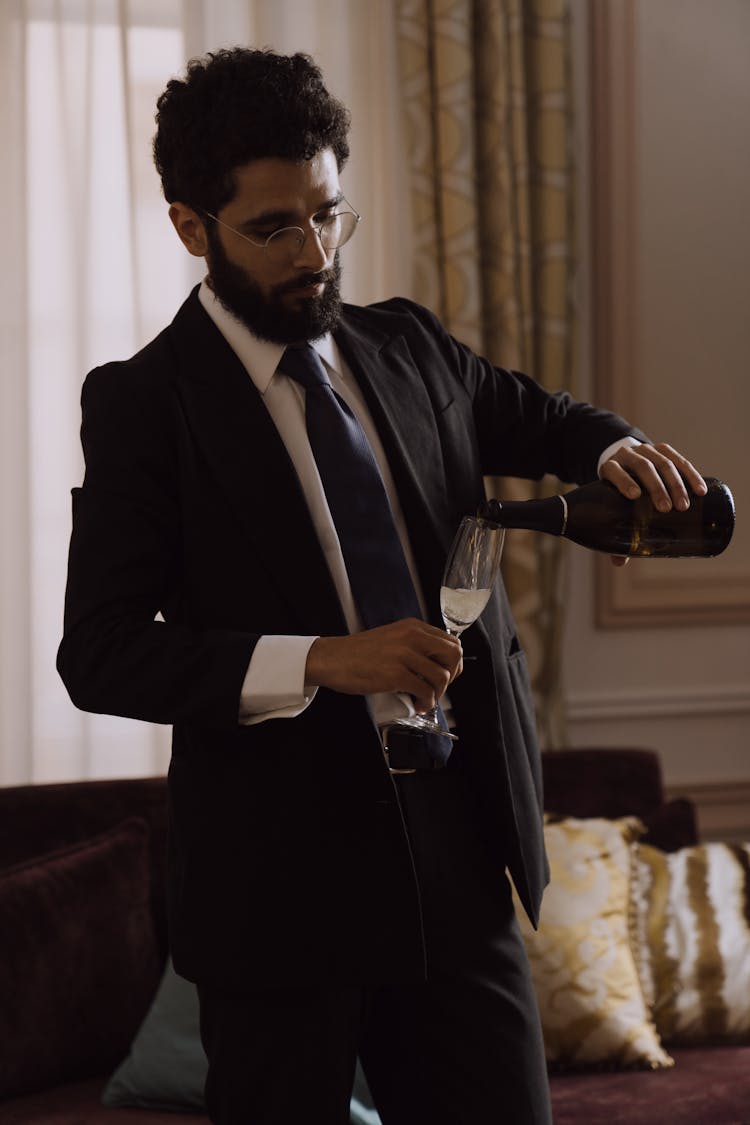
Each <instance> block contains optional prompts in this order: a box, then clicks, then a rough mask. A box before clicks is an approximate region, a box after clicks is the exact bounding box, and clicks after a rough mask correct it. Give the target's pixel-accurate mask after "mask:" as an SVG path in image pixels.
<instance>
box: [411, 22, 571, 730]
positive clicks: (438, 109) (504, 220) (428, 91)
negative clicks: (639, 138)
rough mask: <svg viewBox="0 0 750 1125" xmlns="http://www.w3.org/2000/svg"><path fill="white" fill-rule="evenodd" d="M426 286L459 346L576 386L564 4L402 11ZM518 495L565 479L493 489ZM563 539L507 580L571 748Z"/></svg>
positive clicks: (513, 545)
mask: <svg viewBox="0 0 750 1125" xmlns="http://www.w3.org/2000/svg"><path fill="white" fill-rule="evenodd" d="M397 12H398V35H399V55H400V67H401V73H402V81H403V85H404V106H405V113H406V115H407V128H408V135H407V142H408V147H409V159H410V176H411V191H412V206H413V214H414V225H415V236H414V237H415V261H414V286H415V296H416V298H417V299H418V300H420V301H422V302H423V303H424V304H426V305H428V306H429V307H430V308H432V309H433V310H434V311H435V312H436V313H437V314H438V315H439V316H440V317H441V319H442V320H443V321H444V323H445V324H446V325H447V326H448V327H449V328H450V330H451V331H452V332H453V334H454V335H456V336H457V337H459V339H462V340H464V341H465V342H466V343H467V344H469V345H470V346H472V347H473V348H475V349H476V350H477V351H480V352H481V353H482V354H484V355H486V356H487V357H488V358H489V359H491V360H492V361H493V362H495V363H497V364H500V365H503V366H505V367H515V368H519V369H521V370H523V371H527V372H529V374H532V375H533V376H534V377H535V378H536V379H538V380H539V381H540V382H541V383H542V384H543V385H544V386H546V387H548V388H550V389H552V390H560V389H566V388H569V387H570V386H571V381H572V352H573V311H572V306H571V288H572V272H573V253H572V250H573V241H574V231H573V207H572V203H573V187H572V169H571V149H572V145H571V132H572V121H571V102H572V92H571V82H570V75H569V56H570V44H569V13H568V4H567V0H397ZM488 488H489V490H490V491H491V492H492V493H493V494H495V495H498V496H504V497H505V498H506V499H510V498H513V499H524V498H528V497H531V496H537V495H545V494H547V493H548V492H550V491H555V490H556V488H557V485H556V482H553V481H543V482H541V483H540V484H535V483H533V482H528V481H515V480H513V481H511V480H507V479H504V480H502V481H498V480H493V481H489V482H488ZM562 557H563V556H562V551H561V545H560V543H559V541H557V540H555V539H552V538H551V537H549V536H543V535H533V534H532V533H526V532H519V531H514V532H512V533H510V534H509V535H508V536H507V539H506V553H505V560H504V577H505V582H506V585H507V587H508V592H509V595H510V598H511V602H512V604H513V609H514V613H515V615H516V619H517V621H518V625H519V631H520V633H521V636H522V641H523V644H524V647H525V648H526V651H527V654H528V657H529V663H530V668H531V675H532V682H533V684H534V690H535V694H536V702H537V714H538V720H539V727H540V736H541V739H542V742H543V744H545V745H547V746H561V745H564V743H565V729H564V709H563V705H562V683H561V671H560V650H561V642H562V622H563V615H562V601H561V594H560V588H561V578H562V574H561V563H562Z"/></svg>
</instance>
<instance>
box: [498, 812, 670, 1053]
mask: <svg viewBox="0 0 750 1125" xmlns="http://www.w3.org/2000/svg"><path fill="white" fill-rule="evenodd" d="M544 833H545V842H546V845H547V853H548V855H549V861H550V868H551V873H552V879H551V883H550V886H549V887H548V888H547V890H546V892H545V895H544V901H543V903H542V914H541V921H540V925H539V929H538V930H537V931H536V932H535V931H534V930H533V929H532V928H531V926H530V925H529V923H528V921H527V920H526V919H525V917H524V915H523V911H522V910H520V909H518V910H517V916H518V919H519V924H520V926H521V932H522V934H523V938H524V943H525V945H526V951H527V953H528V956H529V961H530V964H531V973H532V977H533V979H534V986H535V990H536V996H537V1002H538V1004H539V1014H540V1016H541V1021H542V1030H543V1032H544V1042H545V1048H546V1053H547V1059H548V1061H549V1062H550V1063H551V1064H556V1065H557V1066H559V1067H561V1068H578V1067H586V1066H591V1065H597V1066H601V1065H609V1066H618V1067H643V1068H649V1069H657V1068H660V1067H667V1066H671V1065H672V1059H671V1058H670V1057H669V1055H668V1054H667V1053H666V1051H665V1050H664V1049H663V1047H662V1046H661V1044H660V1042H659V1038H658V1035H657V1033H656V1030H655V1028H654V1026H653V1024H652V1023H651V1020H650V1017H649V1012H648V1009H647V1007H646V1004H645V1001H644V999H643V994H642V992H641V987H640V982H639V979H638V972H637V969H636V964H635V960H634V957H633V952H632V949H631V943H630V930H629V921H630V919H629V904H630V879H631V862H632V855H631V853H632V848H633V842H634V841H635V840H636V839H638V837H639V836H640V835H641V834H642V833H643V825H642V824H641V822H640V821H639V820H637V819H636V818H635V817H623V818H622V819H620V820H604V819H598V818H591V819H586V820H579V819H576V818H573V817H566V818H564V819H559V820H557V821H555V820H554V819H553V818H552V817H548V818H547V821H546V824H545V830H544Z"/></svg>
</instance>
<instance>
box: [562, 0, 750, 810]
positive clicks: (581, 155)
mask: <svg viewBox="0 0 750 1125" xmlns="http://www.w3.org/2000/svg"><path fill="white" fill-rule="evenodd" d="M593 3H595V4H607V5H608V9H609V12H608V14H609V15H611V16H613V17H616V19H620V18H621V17H623V18H624V19H625V22H626V23H627V21H628V20H629V21H630V23H629V26H630V28H631V29H632V32H633V35H632V48H633V51H634V58H633V61H634V68H633V71H632V74H633V80H634V89H633V92H632V105H630V106H626V107H619V108H618V112H619V111H621V110H623V109H624V119H625V120H627V119H629V120H630V121H631V123H632V140H633V144H634V149H633V153H632V156H633V157H634V159H633V161H632V167H631V168H630V170H629V171H628V173H627V174H629V175H631V177H632V178H631V180H630V181H629V182H628V183H627V184H626V190H627V191H628V192H629V193H630V198H629V202H630V203H631V204H632V207H630V208H629V220H628V221H632V223H633V226H634V228H635V229H634V230H632V231H631V232H630V236H629V237H630V250H629V252H630V253H631V255H632V257H631V265H632V274H633V277H632V280H633V282H634V284H633V298H634V299H633V302H632V318H631V322H630V325H629V332H628V339H627V347H628V349H629V354H630V355H632V356H633V357H634V359H635V361H636V362H634V363H633V371H632V385H630V387H629V390H628V397H629V400H630V401H631V402H632V403H633V405H634V407H635V409H636V411H637V415H636V417H635V418H634V420H635V421H637V422H638V423H639V424H640V425H641V426H642V427H643V428H644V429H646V430H647V432H648V433H649V434H650V435H651V436H653V438H654V439H655V440H668V441H670V442H671V443H672V444H674V445H675V446H677V447H678V448H680V449H683V451H684V452H685V453H686V454H687V455H688V456H691V457H692V458H693V459H694V460H695V461H696V463H697V464H698V466H699V467H700V468H701V469H702V470H703V471H704V472H707V473H710V474H712V475H716V476H720V477H723V478H724V479H725V480H726V481H727V482H728V483H729V484H730V485H731V487H732V488H733V491H734V494H735V500H736V503H737V513H738V527H737V532H736V536H735V541H734V542H733V544H732V546H731V548H730V550H729V551H728V552H727V554H726V556H725V557H724V558H723V559H720V560H715V561H711V562H706V563H701V564H694V563H693V562H692V561H691V562H689V563H673V564H668V565H671V566H673V567H675V568H684V569H679V570H675V571H674V572H673V573H674V581H675V582H676V583H685V582H687V581H688V580H689V575H690V573H691V571H690V570H689V568H690V567H693V566H702V567H711V568H713V569H712V570H710V571H709V572H708V573H710V574H711V575H712V576H715V580H716V583H717V584H719V585H721V584H723V583H725V582H729V581H730V577H728V576H731V579H732V580H734V579H738V580H740V586H738V588H740V587H742V584H743V583H745V584H746V583H747V577H748V574H749V572H750V518H748V517H747V513H748V512H750V460H749V459H748V456H747V437H746V434H747V430H748V419H749V418H750V393H749V386H748V384H749V382H750V381H749V380H748V377H747V367H748V355H750V308H749V307H748V306H749V305H750V301H748V294H749V292H750V286H749V285H748V268H749V265H748V264H749V263H750V222H749V221H748V205H749V204H750V143H748V142H750V127H749V126H748V122H750V4H748V3H747V2H746V0H593ZM572 7H573V12H574V37H575V45H576V51H575V60H574V74H575V81H576V87H577V103H578V120H579V126H580V128H579V136H578V142H577V148H578V152H577V157H578V165H579V171H580V176H579V182H580V201H579V203H580V206H579V214H580V217H581V224H580V226H581V232H580V233H581V249H580V252H581V263H582V268H581V273H580V294H579V300H580V310H581V317H582V333H581V360H582V364H581V367H582V384H581V388H580V390H581V391H582V393H585V394H588V395H591V396H594V395H596V394H597V390H598V389H600V387H601V380H598V379H597V378H596V373H595V372H594V371H593V370H592V368H593V360H592V354H593V353H592V347H591V330H592V327H593V326H592V307H593V304H594V300H593V298H594V294H593V293H592V282H591V271H590V269H589V268H588V263H589V262H590V260H591V252H592V249H593V248H592V245H591V231H590V228H589V226H588V225H587V222H586V220H587V218H588V216H589V215H590V214H591V209H592V203H593V193H595V192H596V191H597V190H601V188H602V185H601V184H600V183H592V182H591V162H590V157H591V149H590V136H589V133H588V129H587V127H586V126H587V122H588V119H589V117H588V115H589V105H590V98H591V90H590V87H589V79H590V67H589V58H588V29H587V20H588V17H589V15H590V9H589V6H588V3H587V0H573V3H572ZM623 26H625V25H624V24H623ZM619 49H622V50H626V49H627V44H626V43H617V42H616V43H615V50H616V51H617V50H619ZM618 190H620V191H622V190H623V187H622V184H620V185H618ZM614 362H616V357H615V360H613V363H614ZM626 377H627V378H628V381H629V380H630V373H629V372H626ZM604 382H605V383H606V380H604ZM598 397H601V396H600V395H599V396H598ZM568 556H569V558H568V562H569V568H570V575H569V607H570V612H569V617H568V626H567V630H566V641H565V656H566V658H565V669H566V696H567V701H568V714H569V722H570V728H569V729H570V741H571V743H572V744H579V745H610V746H615V745H634V746H636V745H637V746H651V747H654V748H657V749H659V750H660V751H661V754H662V759H663V762H664V768H665V774H666V780H667V782H668V783H669V784H670V785H672V786H673V787H676V788H678V789H679V788H684V787H686V786H687V787H695V786H696V785H697V786H698V789H699V790H700V787H701V786H706V785H711V784H713V785H714V786H716V785H718V786H719V788H718V789H717V788H714V789H711V790H710V792H709V790H708V789H706V790H705V791H704V794H703V795H704V797H705V799H706V802H707V803H710V801H714V803H716V801H718V802H719V803H721V802H722V801H724V800H725V799H727V800H728V799H729V795H730V794H731V795H732V798H733V799H734V798H737V799H739V800H740V801H741V802H743V803H744V805H745V810H744V812H743V811H742V810H740V811H738V810H737V809H736V808H733V809H732V813H731V816H732V817H733V818H734V819H735V821H737V820H738V819H739V820H743V824H745V823H746V824H747V825H748V828H750V807H748V806H749V805H750V625H748V624H747V623H746V622H747V621H748V615H747V606H745V609H744V610H741V609H740V610H738V613H737V617H739V616H740V614H741V613H744V619H745V623H744V624H743V623H734V624H721V625H719V624H703V625H698V626H696V625H692V626H691V625H681V626H673V627H665V626H663V625H655V626H652V627H639V628H614V629H613V628H609V629H607V628H601V627H599V626H597V624H596V614H595V599H594V570H595V567H594V560H593V558H592V557H591V556H590V555H589V554H587V553H586V552H584V551H581V550H580V549H579V548H576V547H569V549H568ZM661 565H663V563H661V562H659V561H657V560H654V561H641V562H633V563H631V564H630V567H631V568H632V567H636V566H640V567H650V566H653V567H655V566H661ZM701 573H702V574H705V572H701ZM618 580H619V578H618ZM744 588H748V587H747V585H745V587H744ZM724 783H726V784H724ZM745 786H746V788H745ZM699 795H700V794H699ZM735 803H736V801H735ZM745 814H746V818H745ZM706 816H707V817H708V816H709V813H706ZM743 818H745V819H743Z"/></svg>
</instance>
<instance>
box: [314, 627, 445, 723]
mask: <svg viewBox="0 0 750 1125" xmlns="http://www.w3.org/2000/svg"><path fill="white" fill-rule="evenodd" d="M462 666H463V663H462V650H461V644H460V642H459V641H458V639H457V638H455V637H451V636H450V635H449V634H448V633H446V632H445V631H443V630H442V629H437V628H435V627H434V626H433V625H428V624H427V623H426V622H424V621H419V620H417V619H416V618H407V619H406V620H404V621H396V622H394V623H393V624H392V625H381V626H379V627H378V628H376V629H366V630H364V631H363V632H361V633H354V634H352V635H351V636H346V637H320V638H318V640H316V641H315V642H314V643H313V645H312V646H311V648H310V650H309V652H308V656H307V665H306V669H305V682H306V683H308V684H310V685H312V686H314V685H319V686H321V687H328V688H332V689H333V690H334V691H342V692H346V693H348V694H354V695H360V694H363V695H369V694H372V693H375V692H389V691H393V692H407V693H408V694H409V695H413V696H414V699H415V705H416V706H417V707H418V708H419V709H420V710H428V709H429V708H430V707H432V706H433V705H434V703H435V701H436V700H437V699H439V698H440V697H441V696H442V695H443V693H444V692H445V690H446V688H447V687H448V685H449V683H450V682H451V681H452V680H453V679H455V677H456V676H457V675H459V674H460V672H461V669H462Z"/></svg>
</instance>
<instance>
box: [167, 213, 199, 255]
mask: <svg viewBox="0 0 750 1125" xmlns="http://www.w3.org/2000/svg"><path fill="white" fill-rule="evenodd" d="M169 217H170V219H171V220H172V225H173V226H174V229H175V230H176V231H177V234H178V235H179V237H180V241H181V242H182V244H183V246H184V247H185V249H186V250H187V251H188V252H189V253H190V254H193V255H194V256H195V257H196V258H204V257H205V256H206V254H207V253H208V239H207V238H206V228H205V226H204V225H203V220H202V219H201V218H200V216H199V215H198V212H197V211H194V210H193V208H192V207H188V205H187V203H172V204H170V207H169Z"/></svg>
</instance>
